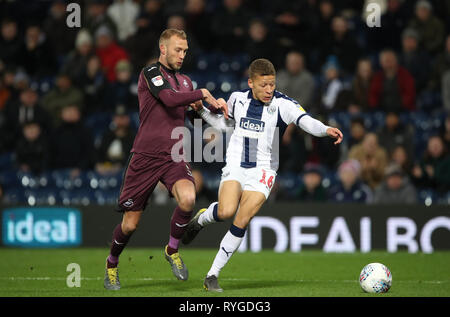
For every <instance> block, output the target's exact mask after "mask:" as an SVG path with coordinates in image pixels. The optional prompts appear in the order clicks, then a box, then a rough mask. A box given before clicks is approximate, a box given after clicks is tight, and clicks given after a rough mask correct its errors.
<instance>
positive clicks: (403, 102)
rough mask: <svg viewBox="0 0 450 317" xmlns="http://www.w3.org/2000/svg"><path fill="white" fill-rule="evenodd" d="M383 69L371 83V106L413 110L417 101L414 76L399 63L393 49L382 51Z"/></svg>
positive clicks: (384, 108) (385, 109)
mask: <svg viewBox="0 0 450 317" xmlns="http://www.w3.org/2000/svg"><path fill="white" fill-rule="evenodd" d="M380 65H381V68H382V69H381V70H380V71H378V72H377V73H375V75H374V77H373V79H372V82H371V84H370V91H369V106H370V107H371V108H372V109H376V110H382V111H400V112H401V111H413V110H415V103H416V88H415V83H414V78H413V77H412V75H411V74H410V73H409V72H408V71H407V70H406V69H405V68H404V67H402V66H400V65H399V64H398V60H397V55H396V54H395V52H394V51H392V50H384V51H382V52H381V53H380Z"/></svg>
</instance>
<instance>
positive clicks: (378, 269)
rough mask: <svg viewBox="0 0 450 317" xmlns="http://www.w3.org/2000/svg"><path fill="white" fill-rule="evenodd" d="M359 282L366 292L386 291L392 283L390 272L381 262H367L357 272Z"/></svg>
mask: <svg viewBox="0 0 450 317" xmlns="http://www.w3.org/2000/svg"><path fill="white" fill-rule="evenodd" d="M359 284H360V285H361V288H362V289H363V290H364V292H366V293H386V292H387V291H389V289H390V288H391V285H392V274H391V271H389V269H388V268H387V266H385V265H383V264H381V263H370V264H367V265H366V266H365V267H364V268H363V269H362V271H361V274H359Z"/></svg>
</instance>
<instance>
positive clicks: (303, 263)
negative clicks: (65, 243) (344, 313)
mask: <svg viewBox="0 0 450 317" xmlns="http://www.w3.org/2000/svg"><path fill="white" fill-rule="evenodd" d="M107 254H108V249H106V248H103V249H95V248H74V249H52V250H49V249H10V248H0V258H1V259H2V260H1V261H0V296H2V297H4V296H12V297H16V296H31V297H35V296H57V297H59V296H87V297H91V296H108V297H109V296H148V297H213V296H227V297H229V296H231V297H250V296H251V297H316V296H317V297H334V296H339V297H342V296H343V297H359V296H394V297H416V296H419V297H449V296H450V252H435V253H433V254H421V253H418V254H408V253H406V252H400V253H395V254H390V253H386V252H371V253H366V254H364V253H354V254H330V253H323V252H320V251H303V252H301V253H289V252H286V253H274V252H272V251H263V252H260V253H249V252H247V253H236V254H234V255H233V258H232V260H231V261H230V262H229V263H228V265H227V266H226V267H225V268H224V269H223V271H222V273H221V276H220V279H219V281H220V284H221V286H222V288H224V293H222V294H215V293H208V292H206V291H204V290H203V288H202V284H203V279H204V276H205V274H206V272H207V271H208V269H209V266H210V265H211V263H212V260H213V259H214V256H215V254H216V250H213V249H189V248H184V249H183V250H182V251H181V255H182V257H183V260H184V262H185V263H186V265H187V266H188V269H189V274H190V276H189V280H188V281H185V282H182V281H178V280H176V278H175V277H174V276H173V275H172V272H171V270H170V266H169V264H168V263H167V262H166V260H165V259H164V256H163V249H162V248H161V249H154V248H153V249H137V248H131V247H130V248H127V249H125V251H124V252H123V254H122V256H121V261H120V266H119V268H120V271H119V276H120V280H121V284H122V289H121V290H119V291H106V290H104V288H103V277H104V266H105V258H106V256H107ZM370 262H381V263H383V264H385V265H387V266H388V267H389V268H390V270H391V272H392V276H393V284H392V288H391V290H390V291H389V292H388V293H386V294H379V295H378V294H366V293H364V292H363V291H362V290H361V288H360V286H359V283H358V277H359V273H360V271H361V269H362V268H363V266H364V265H366V264H368V263H370ZM69 263H77V264H79V265H80V268H81V286H80V287H73V288H70V287H68V286H67V284H66V280H67V277H68V276H69V274H70V273H71V272H67V271H66V269H67V265H68V264H69Z"/></svg>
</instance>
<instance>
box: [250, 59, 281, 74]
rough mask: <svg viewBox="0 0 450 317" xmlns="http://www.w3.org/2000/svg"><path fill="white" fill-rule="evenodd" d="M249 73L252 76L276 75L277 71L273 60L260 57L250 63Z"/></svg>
mask: <svg viewBox="0 0 450 317" xmlns="http://www.w3.org/2000/svg"><path fill="white" fill-rule="evenodd" d="M248 75H249V77H250V78H255V77H256V76H270V75H272V76H275V75H276V71H275V67H274V66H273V64H272V62H271V61H269V60H268V59H265V58H258V59H255V60H254V61H253V62H252V63H251V64H250V67H249V68H248Z"/></svg>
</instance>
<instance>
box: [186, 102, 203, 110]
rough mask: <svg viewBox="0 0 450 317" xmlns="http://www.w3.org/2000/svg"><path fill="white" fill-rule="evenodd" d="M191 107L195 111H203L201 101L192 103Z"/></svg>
mask: <svg viewBox="0 0 450 317" xmlns="http://www.w3.org/2000/svg"><path fill="white" fill-rule="evenodd" d="M189 106H191V108H192V109H194V110H195V111H199V110H201V109H203V102H202V101H201V100H197V101H196V102H193V103H191V104H190V105H189Z"/></svg>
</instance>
